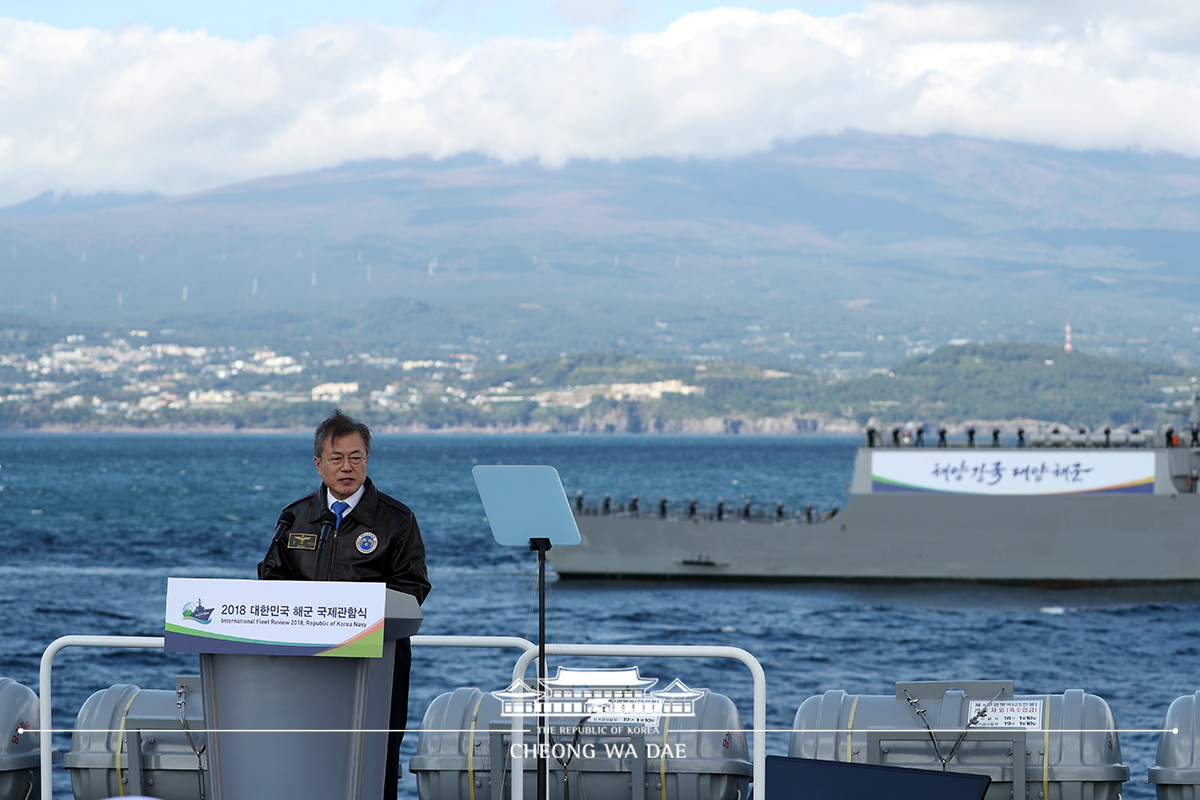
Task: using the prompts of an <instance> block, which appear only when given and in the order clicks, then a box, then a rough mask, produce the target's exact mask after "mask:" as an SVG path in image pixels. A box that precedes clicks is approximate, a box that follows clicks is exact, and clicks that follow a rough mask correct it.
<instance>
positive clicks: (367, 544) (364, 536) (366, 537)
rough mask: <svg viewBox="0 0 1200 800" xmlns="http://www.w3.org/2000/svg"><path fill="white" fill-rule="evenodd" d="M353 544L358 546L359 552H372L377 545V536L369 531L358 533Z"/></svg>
mask: <svg viewBox="0 0 1200 800" xmlns="http://www.w3.org/2000/svg"><path fill="white" fill-rule="evenodd" d="M354 546H355V547H356V548H358V552H360V553H364V554H365V553H373V552H375V548H376V547H379V537H378V536H376V535H375V534H373V533H371V532H370V531H365V532H364V533H360V534H359V535H358V538H357V539H355V540H354Z"/></svg>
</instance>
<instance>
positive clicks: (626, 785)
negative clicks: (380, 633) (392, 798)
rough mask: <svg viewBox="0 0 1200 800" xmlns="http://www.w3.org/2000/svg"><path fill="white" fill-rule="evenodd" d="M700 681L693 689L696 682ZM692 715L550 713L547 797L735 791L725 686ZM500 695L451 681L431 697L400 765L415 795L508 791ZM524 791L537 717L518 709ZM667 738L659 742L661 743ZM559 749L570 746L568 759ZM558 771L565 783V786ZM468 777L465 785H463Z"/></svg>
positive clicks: (738, 785) (741, 771)
mask: <svg viewBox="0 0 1200 800" xmlns="http://www.w3.org/2000/svg"><path fill="white" fill-rule="evenodd" d="M697 691H700V690H697ZM693 708H694V712H695V714H694V716H670V717H665V716H664V717H663V718H662V719H660V720H659V722H658V725H657V728H654V727H651V728H649V729H647V728H646V727H645V726H641V725H627V724H612V723H604V722H595V723H593V722H583V723H582V725H579V729H580V733H579V736H578V739H576V738H575V735H574V731H575V727H576V726H575V723H576V722H577V720H566V719H563V718H560V717H557V716H555V717H551V726H550V727H551V734H552V737H553V739H552V743H551V744H552V747H555V746H557V752H558V753H559V754H561V755H563V756H564V758H563V760H564V761H566V762H567V767H566V769H565V770H564V769H563V766H562V765H561V764H560V763H559V762H558V761H557V760H555V759H554V758H550V759H549V765H550V782H549V793H550V798H551V800H565V797H566V794H567V793H568V792H569V795H570V797H572V798H580V797H585V798H587V800H624V799H625V798H630V799H631V800H744V798H745V797H746V796H747V794H748V790H749V786H750V777H751V775H752V774H753V772H754V770H753V767H752V765H751V763H750V757H749V753H748V750H747V747H746V738H745V734H744V732H743V728H742V718H741V715H740V714H739V713H738V710H737V707H736V706H734V704H733V702H732V701H731V700H730V699H729V698H728V697H725V696H724V695H721V694H716V693H714V692H710V691H707V690H704V693H703V694H702V695H701V696H700V697H698V698H696V699H695V701H694V705H693ZM502 711H503V707H502V703H501V701H500V699H499V698H497V697H496V696H495V695H493V694H490V693H489V694H485V693H483V692H481V691H480V690H479V689H476V688H460V689H455V690H454V691H453V692H450V693H447V694H443V695H441V696H439V697H438V698H437V699H435V700H434V701H433V703H432V704H431V705H430V706H429V709H428V710H427V711H426V712H425V718H424V719H423V720H422V721H421V735H420V738H419V739H418V741H417V754H416V755H415V756H413V757H412V759H411V760H410V761H409V770H410V771H411V772H413V773H414V774H415V775H416V776H417V794H418V796H419V797H420V798H421V800H472V798H473V800H502V799H503V798H507V797H509V793H510V792H511V779H512V775H511V770H512V760H511V753H510V741H509V740H510V738H511V734H512V722H511V721H510V720H509V719H508V718H506V717H504V716H503V714H502ZM523 721H524V723H525V724H524V728H525V732H524V744H525V746H526V747H527V748H530V751H529V752H530V753H531V756H530V757H526V758H525V759H524V762H523V773H524V776H523V777H524V781H525V786H524V791H525V796H526V797H529V798H532V797H535V796H536V790H537V759H536V758H535V757H532V756H533V754H534V753H535V752H536V751H533V750H532V748H533V747H534V745H535V743H536V733H535V730H536V722H535V721H534V720H533V719H532V718H531V717H528V716H527V717H525V718H524V720H523ZM664 744H665V745H666V747H665V748H664V746H663V745H664ZM566 756H570V758H569V759H568V758H567V757H566ZM564 772H565V773H566V777H567V781H568V786H567V787H566V788H567V792H564V780H563V778H564ZM472 785H474V791H472Z"/></svg>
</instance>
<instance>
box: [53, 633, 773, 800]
mask: <svg viewBox="0 0 1200 800" xmlns="http://www.w3.org/2000/svg"><path fill="white" fill-rule="evenodd" d="M164 641H165V640H164V639H163V637H161V636H62V637H59V638H58V639H55V640H54V641H53V642H51V643H50V645H49V646H48V647H47V648H46V650H45V652H44V653H42V661H41V667H40V669H39V672H38V690H39V691H38V715H39V726H40V729H41V733H42V734H50V735H42V736H40V744H39V747H40V753H39V756H40V764H39V770H40V775H41V784H42V786H41V800H53V797H54V787H53V785H52V780H53V771H52V767H53V764H52V758H53V749H54V748H53V743H52V741H51V739H52V732H53V730H54V725H53V724H52V710H51V683H52V673H51V671H52V668H53V666H54V657H55V656H56V655H58V653H59V652H60V651H62V650H64V649H66V648H68V647H110V648H125V649H144V650H161V649H162V648H163V646H164ZM410 641H411V643H412V645H413V646H414V647H482V648H500V649H513V650H522V651H524V652H522V653H521V656H520V658H518V659H517V663H516V665H515V666H514V667H513V680H514V681H515V680H520V679H521V678H523V677H524V675H525V672H526V670H528V669H529V665H530V664H532V663H533V660H534V659H535V658H536V657H537V654H538V647H537V645H535V644H534V643H533V642H531V641H529V640H528V639H523V638H521V637H519V636H413V637H412V638H411V640H410ZM546 653H547V655H562V656H647V657H652V658H726V659H732V660H734V661H740V662H742V663H743V664H745V665H746V666H747V667H748V668H749V669H750V674H751V676H752V677H753V679H754V738H753V742H754V752H753V754H752V756H751V757H752V760H753V764H754V783H755V786H756V791H757V793H758V797H759V800H765V793H766V741H767V734H766V711H767V679H766V675H765V674H764V672H763V668H762V665H761V664H760V663H759V662H758V659H756V658H755V657H754V656H753V655H751V654H750V653H749V652H747V651H745V650H743V649H741V648H740V647H724V646H705V645H615V644H547V645H546ZM523 734H524V726H523V721H522V718H521V717H519V716H514V717H513V727H512V740H511V743H512V745H514V746H513V748H512V749H513V756H512V771H513V780H512V800H524V795H525V780H524V777H523V776H524V772H523V769H524V757H523V755H521V754H522V753H523V750H524V748H523V747H520V745H521V744H522V743H523ZM117 746H118V747H120V743H118V744H117Z"/></svg>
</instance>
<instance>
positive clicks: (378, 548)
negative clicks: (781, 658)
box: [258, 478, 430, 603]
mask: <svg viewBox="0 0 1200 800" xmlns="http://www.w3.org/2000/svg"><path fill="white" fill-rule="evenodd" d="M364 486H366V491H365V492H363V496H362V498H361V499H360V500H359V501H358V504H357V505H355V506H354V508H353V510H351V511H350V513H349V514H347V515H346V516H345V517H343V518H342V525H341V527H340V528H339V529H337V530H336V531H333V532H331V533H330V534H329V536H328V538H327V541H326V543H325V550H324V553H322V554H321V556H320V576H318V575H317V556H318V552H319V551H318V550H317V540H318V538H319V537H320V534H321V516H322V515H323V514H324V513H325V510H326V509H327V505H326V502H325V500H326V496H325V495H326V492H327V491H328V489H327V488H326V487H325V486H324V485H323V484H322V486H321V488H319V489H318V490H317V491H315V492H313V493H312V494H310V495H306V496H304V497H302V498H300V499H299V500H297V501H296V502H294V503H292V504H291V505H290V506H288V507H287V508H286V509H284V511H288V512H291V513H292V514H295V515H296V522H295V523H294V524H293V525H292V528H291V530H290V531H288V532H286V533H284V534H283V535H282V536H279V537H277V538H276V539H275V540H273V541H272V542H271V546H270V548H268V549H267V555H266V556H265V557H264V558H263V560H262V562H261V563H259V565H258V577H259V578H260V579H267V580H288V581H311V580H332V581H367V582H373V583H386V584H387V587H388V588H389V589H395V590H397V591H400V592H405V593H406V594H411V595H412V596H413V597H415V598H417V602H418V603H421V602H424V601H425V596H426V595H428V594H429V588H430V587H429V575H428V573H426V571H425V544H424V543H423V542H422V541H421V531H420V530H419V529H418V528H417V518H416V517H414V516H413V513H412V511H410V510H409V508H408V506H406V505H404V504H403V503H401V502H400V501H399V500H395V499H393V498H391V497H388V496H387V495H386V494H383V493H381V492H380V491H379V490H377V489H376V488H375V484H373V483H372V482H371V479H370V478H367V481H366V483H365V484H364Z"/></svg>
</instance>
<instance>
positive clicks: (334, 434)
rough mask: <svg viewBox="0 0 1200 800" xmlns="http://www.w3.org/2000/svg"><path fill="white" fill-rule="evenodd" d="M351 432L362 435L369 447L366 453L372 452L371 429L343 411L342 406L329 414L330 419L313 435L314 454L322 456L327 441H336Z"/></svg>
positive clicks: (366, 445)
mask: <svg viewBox="0 0 1200 800" xmlns="http://www.w3.org/2000/svg"><path fill="white" fill-rule="evenodd" d="M350 433H357V434H359V435H360V436H362V440H363V445H364V446H365V447H366V448H367V452H366V455H370V454H371V429H370V428H368V427H367V426H366V423H363V422H359V421H358V420H356V419H354V417H351V416H350V415H349V414H344V413H342V410H341V409H340V408H335V409H334V410H333V413H332V414H330V415H329V419H327V420H325V421H324V422H322V423H321V424H320V425H318V426H317V432H316V434H314V435H313V455H315V456H316V457H317V458H320V457H321V453H322V451H324V450H325V441H326V440H327V439H328V440H330V441H336V440H337V439H338V437H341V436H345V435H347V434H350Z"/></svg>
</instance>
